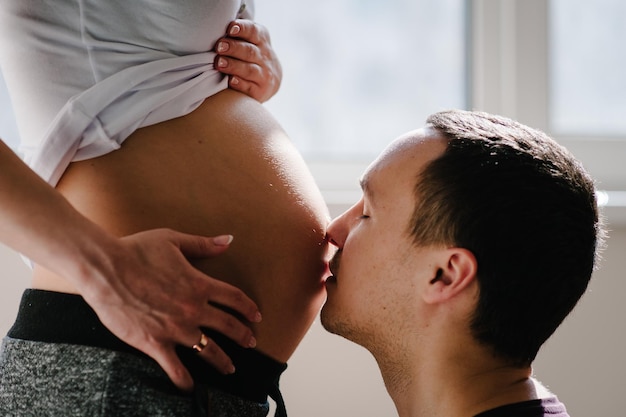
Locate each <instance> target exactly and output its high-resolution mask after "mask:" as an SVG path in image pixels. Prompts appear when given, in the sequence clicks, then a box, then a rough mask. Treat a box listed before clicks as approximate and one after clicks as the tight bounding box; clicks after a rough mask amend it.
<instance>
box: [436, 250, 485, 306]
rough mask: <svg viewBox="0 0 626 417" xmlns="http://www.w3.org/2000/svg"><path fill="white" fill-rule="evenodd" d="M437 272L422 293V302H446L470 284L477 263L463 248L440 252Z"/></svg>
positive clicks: (470, 253)
mask: <svg viewBox="0 0 626 417" xmlns="http://www.w3.org/2000/svg"><path fill="white" fill-rule="evenodd" d="M436 266H437V270H436V272H435V274H434V276H433V277H432V278H431V280H430V282H429V283H428V286H427V289H426V291H425V292H424V301H425V302H427V303H429V304H431V303H433V304H434V303H439V302H442V301H446V300H448V299H450V298H452V297H454V296H456V295H457V294H459V293H460V292H462V291H463V290H464V289H466V288H467V287H468V286H469V285H470V284H472V283H473V282H474V281H475V279H476V273H477V272H478V262H477V261H476V257H475V256H474V254H473V253H472V252H470V251H469V250H467V249H463V248H450V249H446V250H444V251H442V253H441V256H440V261H439V262H438V263H437V265H436Z"/></svg>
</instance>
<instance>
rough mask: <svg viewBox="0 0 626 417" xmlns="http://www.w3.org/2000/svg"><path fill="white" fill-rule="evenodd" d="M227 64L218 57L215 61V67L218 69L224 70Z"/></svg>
mask: <svg viewBox="0 0 626 417" xmlns="http://www.w3.org/2000/svg"><path fill="white" fill-rule="evenodd" d="M227 64H228V63H227V62H226V60H225V59H224V58H222V57H220V58H219V59H218V60H217V66H218V67H219V68H225V67H226V65H227Z"/></svg>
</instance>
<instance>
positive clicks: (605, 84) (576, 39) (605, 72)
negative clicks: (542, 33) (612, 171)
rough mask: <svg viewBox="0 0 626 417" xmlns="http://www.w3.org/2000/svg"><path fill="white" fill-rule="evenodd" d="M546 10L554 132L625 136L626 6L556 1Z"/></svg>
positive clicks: (606, 0) (597, 0) (603, 0)
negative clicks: (547, 16) (625, 23)
mask: <svg viewBox="0 0 626 417" xmlns="http://www.w3.org/2000/svg"><path fill="white" fill-rule="evenodd" d="M548 11H549V40H548V42H549V51H550V60H549V65H550V74H549V77H550V127H551V130H552V131H553V132H555V133H558V134H565V135H589V136H598V135H599V136H622V137H623V136H626V95H625V94H624V92H626V48H624V47H623V45H621V42H620V41H619V40H623V39H626V26H624V20H625V19H626V2H624V1H623V0H594V1H587V0H552V1H551V3H550V8H549V10H548Z"/></svg>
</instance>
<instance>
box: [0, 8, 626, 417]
mask: <svg viewBox="0 0 626 417" xmlns="http://www.w3.org/2000/svg"><path fill="white" fill-rule="evenodd" d="M256 2H257V4H256V9H257V20H258V21H259V22H260V23H262V24H264V25H265V26H267V27H268V28H269V30H270V33H271V35H272V43H273V45H274V48H275V49H276V50H277V52H278V55H279V56H280V58H281V61H282V64H283V70H284V80H283V85H282V87H281V91H280V92H279V93H278V95H277V96H275V97H274V98H272V99H271V100H270V101H269V102H268V103H267V106H268V108H269V109H270V110H271V111H272V112H273V113H274V115H275V116H276V117H277V118H278V120H279V121H280V122H281V124H282V125H283V127H284V128H285V129H286V130H287V132H288V133H289V134H290V136H291V137H292V139H293V141H294V143H295V144H296V146H297V147H298V148H299V149H300V151H301V152H302V154H303V155H304V157H305V159H306V161H307V163H308V164H309V166H310V168H311V170H312V171H313V173H314V175H315V177H316V179H317V181H318V184H319V185H320V187H321V188H322V192H323V194H324V197H325V199H326V201H327V203H328V205H329V207H330V209H331V214H333V216H336V215H338V214H340V213H341V212H342V211H343V210H345V209H346V208H347V207H349V206H350V205H351V204H352V203H354V202H355V201H357V200H358V198H359V196H360V191H359V187H358V178H359V176H360V174H361V173H362V172H363V170H364V169H365V168H366V167H367V165H368V164H369V162H371V161H372V160H373V158H374V157H375V156H376V155H377V154H378V153H379V152H380V151H381V150H382V149H383V148H384V147H385V146H386V145H387V144H388V143H389V142H390V141H391V140H392V139H394V138H395V137H397V136H399V135H400V134H402V133H404V132H405V131H408V130H412V129H415V128H418V127H421V126H422V125H423V124H424V121H425V118H426V117H427V116H428V115H429V114H431V113H433V112H435V111H438V110H443V109H447V108H465V109H472V110H484V111H488V112H491V113H497V114H502V115H505V116H509V117H512V118H514V119H516V120H519V121H520V122H522V123H525V124H528V125H530V126H532V127H536V128H539V129H542V130H544V131H546V132H548V133H549V134H550V135H551V136H553V137H554V138H555V139H556V140H557V141H559V142H560V143H562V144H564V145H565V146H566V147H567V148H569V149H570V150H571V151H572V152H573V153H574V154H575V155H576V156H577V157H578V158H579V159H580V160H581V161H582V162H583V164H584V165H585V167H586V168H587V169H588V170H589V171H590V172H591V174H592V175H593V176H594V177H595V178H596V180H597V186H598V190H599V196H600V200H601V204H602V210H603V212H604V214H605V216H606V218H607V222H608V226H609V229H610V238H609V240H608V247H607V250H606V251H605V253H604V256H603V260H602V263H601V265H600V269H599V270H598V271H597V272H596V273H595V275H594V277H593V280H592V282H591V285H590V287H589V290H588V292H587V294H586V295H585V296H584V297H583V299H582V301H581V302H580V304H579V305H578V306H577V308H576V309H575V310H574V312H573V313H572V314H571V315H570V317H568V319H566V321H565V322H564V324H563V325H562V326H561V328H560V329H559V330H558V331H557V333H556V334H555V335H554V336H553V337H552V338H551V339H550V340H549V341H548V343H547V344H546V346H545V347H544V349H543V351H542V352H541V353H540V355H539V357H538V359H537V361H536V362H535V367H534V372H535V375H536V377H537V378H538V379H539V380H541V381H542V382H544V383H545V384H546V385H547V386H548V387H549V388H550V389H552V390H553V391H554V392H555V393H556V394H557V395H558V396H559V398H560V399H561V400H562V401H564V402H565V403H566V405H567V407H568V410H569V412H570V414H571V415H572V416H591V415H613V416H617V415H622V414H623V406H622V404H621V395H623V393H624V392H626V382H624V378H623V375H624V374H626V360H624V359H623V353H624V352H626V334H625V329H626V326H625V325H624V318H625V317H626V303H624V302H622V298H623V294H626V280H624V271H626V256H625V255H626V166H625V165H624V162H623V160H624V158H625V157H626V94H624V92H625V91H626V48H624V46H623V43H624V41H626V26H624V25H623V22H624V21H626V2H623V1H621V0H594V1H593V2H590V1H585V0H436V1H435V0H386V1H374V0H316V1H315V2H308V3H302V4H300V3H298V2H293V1H286V0H257V1H256ZM0 81H1V79H0ZM0 137H2V138H3V139H4V140H5V141H6V142H7V143H8V144H9V145H11V146H12V147H13V148H14V149H15V150H16V152H18V153H19V149H18V147H17V145H18V142H19V136H18V133H17V130H16V128H15V125H14V121H13V115H12V111H11V106H10V101H9V98H8V95H7V93H6V90H5V88H4V85H3V83H2V82H0ZM0 261H1V263H2V265H3V270H4V276H3V277H2V283H1V284H0V289H1V291H0V333H1V334H5V333H6V331H7V330H8V328H9V327H10V325H11V323H12V321H13V319H14V318H15V313H16V308H17V304H18V301H19V296H20V294H21V292H22V290H23V289H24V288H25V287H26V286H28V283H29V278H28V277H29V270H28V268H27V267H26V265H25V264H23V263H22V261H21V259H20V258H19V256H18V255H17V254H16V253H14V252H12V251H11V250H9V249H7V248H5V247H0ZM281 385H282V387H283V391H284V396H285V400H286V403H287V406H288V409H289V412H290V415H293V416H298V417H314V416H315V417H318V416H328V417H344V416H361V417H375V416H379V417H380V416H395V415H397V414H396V411H395V408H394V406H393V404H392V402H391V400H389V399H388V397H387V393H386V391H385V388H384V385H383V383H382V379H381V377H380V374H379V372H378V368H377V366H376V363H375V362H374V360H373V358H372V357H371V355H370V354H369V353H368V352H367V351H365V350H364V349H363V348H361V347H359V346H357V345H354V344H352V343H351V342H348V341H346V340H344V339H342V338H340V337H338V336H334V335H330V334H327V333H326V332H325V331H324V330H323V329H322V328H321V326H320V325H319V323H318V322H316V323H315V324H314V325H313V327H312V328H311V330H310V332H309V334H308V335H307V337H306V338H305V339H304V341H303V343H302V345H301V346H300V347H299V348H298V350H297V351H296V353H295V355H294V356H293V358H292V360H291V361H290V363H289V368H288V370H287V371H286V373H285V376H284V378H283V380H282V384H281Z"/></svg>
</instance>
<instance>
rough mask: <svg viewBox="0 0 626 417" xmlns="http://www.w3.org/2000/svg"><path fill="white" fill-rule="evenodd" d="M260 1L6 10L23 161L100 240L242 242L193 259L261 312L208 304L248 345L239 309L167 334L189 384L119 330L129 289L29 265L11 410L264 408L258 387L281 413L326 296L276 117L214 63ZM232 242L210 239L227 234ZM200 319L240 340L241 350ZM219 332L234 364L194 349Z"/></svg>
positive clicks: (86, 0) (5, 396)
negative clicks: (286, 386)
mask: <svg viewBox="0 0 626 417" xmlns="http://www.w3.org/2000/svg"><path fill="white" fill-rule="evenodd" d="M252 9H253V4H252V3H251V1H249V0H247V1H246V2H245V3H242V2H241V1H240V0H223V1H219V0H211V1H209V0H202V1H201V0H195V1H190V2H171V1H165V0H156V1H155V0H153V1H149V0H137V1H127V0H110V1H100V0H57V1H43V0H9V1H8V2H6V3H5V4H4V5H3V8H2V10H1V11H0V31H1V32H2V33H1V34H0V35H1V37H0V38H1V40H0V64H1V65H2V71H3V74H4V77H5V79H6V81H7V85H8V87H9V91H10V93H11V97H12V100H13V104H14V108H15V112H16V116H17V120H18V126H19V128H20V133H21V137H22V146H21V149H22V150H23V152H24V154H25V160H26V162H27V163H28V164H29V166H30V167H31V168H32V169H33V170H34V171H35V172H37V173H38V174H39V176H40V177H42V178H43V179H44V180H45V181H47V182H48V183H49V184H51V185H53V186H55V187H56V189H57V190H58V192H60V193H61V195H63V196H64V198H65V199H67V201H69V203H70V204H71V205H72V206H73V208H75V209H76V210H77V211H78V212H79V213H80V214H82V215H83V216H84V217H86V218H87V219H89V220H90V221H91V222H93V223H95V224H96V225H98V227H100V228H102V229H103V230H104V231H105V232H107V233H109V234H110V235H113V236H116V237H125V239H129V238H131V237H132V236H137V234H138V233H142V232H143V233H145V232H144V231H146V230H150V229H163V228H166V229H173V230H176V231H180V232H184V233H187V234H193V235H203V236H218V235H227V236H228V235H232V236H234V237H235V239H234V240H233V241H232V243H231V244H230V246H229V247H228V249H227V250H226V251H225V252H223V249H221V250H216V252H215V253H217V252H223V253H222V254H220V255H219V256H216V257H213V258H211V259H208V258H201V257H200V258H197V259H191V262H192V263H193V265H194V266H195V268H197V269H198V270H199V271H202V272H203V273H205V274H208V275H210V276H213V277H218V278H220V279H221V280H223V281H225V282H227V283H229V284H232V285H234V286H236V287H238V288H240V289H241V290H243V292H245V294H247V295H248V296H249V297H250V298H251V299H252V300H254V302H255V303H256V305H257V306H258V308H259V309H260V311H261V312H262V314H263V320H262V321H261V322H259V323H256V322H255V319H254V315H253V314H252V312H253V310H254V309H253V308H248V309H247V310H245V311H251V313H250V314H245V313H244V311H242V310H241V309H238V307H237V303H236V302H231V301H228V302H226V301H223V300H220V299H216V300H211V299H210V297H208V296H207V297H206V300H205V302H204V303H205V304H206V303H207V302H208V301H211V304H210V306H209V307H210V308H212V309H214V310H215V311H218V310H219V311H220V312H221V311H223V310H225V311H226V312H228V313H232V314H234V315H235V316H237V317H238V318H240V319H241V320H242V321H243V322H244V323H245V324H247V325H250V326H251V328H252V330H253V332H254V336H255V338H250V339H249V344H248V346H255V348H254V349H247V348H245V347H242V346H241V345H244V346H245V341H246V340H248V339H246V338H244V336H245V332H243V331H238V332H234V330H232V329H237V328H238V327H237V326H238V322H236V321H235V320H233V321H232V323H231V326H228V325H222V326H210V323H205V322H201V321H199V320H198V319H197V317H196V316H194V315H191V314H190V315H189V321H190V322H189V323H188V327H187V328H186V329H179V328H176V329H175V330H173V332H172V338H173V339H175V342H176V344H178V345H180V346H179V348H178V355H179V357H180V358H181V359H182V361H183V363H184V364H185V365H186V369H187V370H188V371H189V372H190V373H191V375H192V377H193V381H194V386H195V389H194V395H190V394H189V393H188V392H186V391H185V390H184V389H186V388H187V389H188V388H190V386H189V385H190V384H189V382H188V381H187V380H186V379H185V375H184V373H183V374H181V373H177V372H168V373H165V372H164V371H163V369H162V368H161V367H160V366H159V364H162V362H164V361H158V362H157V361H155V359H156V360H159V358H157V357H155V356H157V355H156V354H152V355H150V356H152V357H149V356H148V355H146V354H145V353H149V352H146V351H147V350H148V349H144V348H143V346H142V343H141V341H138V340H137V337H136V336H135V335H132V334H127V333H125V332H124V331H121V330H120V331H114V330H117V328H116V329H114V327H115V326H116V325H117V323H118V322H120V321H123V319H124V318H123V316H121V313H119V314H117V316H116V308H115V305H116V303H118V304H120V305H123V303H120V299H122V300H123V298H124V297H123V296H121V295H120V294H124V293H125V291H127V288H126V287H125V286H127V285H126V284H125V283H121V282H116V281H115V280H113V281H112V282H102V281H98V280H97V279H95V278H94V279H92V280H83V281H80V280H76V279H70V277H69V276H65V275H63V274H60V273H59V271H52V270H51V269H49V268H46V267H44V266H42V265H39V264H34V267H33V280H32V289H29V290H27V291H26V293H25V294H24V297H23V300H22V304H21V306H20V311H19V314H18V318H17V321H16V323H15V325H14V326H13V328H12V329H11V331H10V332H9V334H8V336H7V338H5V340H4V342H3V350H2V354H1V355H2V356H1V357H0V362H1V365H0V366H1V369H0V374H1V376H0V410H1V411H3V412H4V413H3V414H6V415H31V414H35V415H93V416H97V415H115V416H124V415H129V416H139V415H151V416H157V415H163V416H165V415H189V414H191V413H196V414H198V413H201V414H204V415H206V413H207V409H208V415H211V416H212V415H266V414H267V412H268V406H267V402H266V398H267V395H271V396H272V397H273V398H275V399H276V401H277V403H278V413H284V409H283V406H282V400H281V399H280V393H279V392H278V379H279V377H280V374H281V372H282V371H283V370H284V369H285V367H286V365H285V363H286V362H287V360H288V359H289V357H290V356H291V354H292V353H293V351H294V350H295V348H296V346H297V345H298V343H299V342H300V340H301V339H302V337H303V336H304V334H305V333H306V331H307V329H308V328H309V326H310V324H311V323H312V321H313V319H314V317H315V316H316V314H317V312H318V310H319V307H320V305H321V303H322V302H323V299H324V295H325V293H324V287H323V278H324V276H325V274H326V262H325V256H326V252H327V245H326V241H325V238H324V236H325V227H326V224H327V222H328V214H327V210H326V207H325V204H324V202H323V199H322V197H321V195H320V193H319V190H318V189H317V187H316V185H315V183H314V181H313V179H312V177H311V175H310V173H309V172H308V170H307V168H306V165H305V164H304V162H303V160H302V159H301V157H300V155H299V154H298V153H297V151H296V150H295V149H294V147H293V146H292V144H291V143H290V141H289V139H288V138H287V136H286V134H285V133H284V131H283V130H282V129H281V127H280V126H279V125H278V123H277V122H276V121H275V120H274V118H273V117H272V116H271V115H270V114H269V113H268V112H267V111H266V110H265V109H264V108H263V107H262V105H261V104H259V102H257V101H256V100H254V99H253V98H251V97H249V96H247V95H245V94H242V93H241V92H238V91H235V90H234V89H229V88H228V79H227V78H224V76H223V75H222V74H221V73H220V72H218V71H217V69H216V68H215V67H214V65H213V63H214V62H215V61H216V55H215V53H214V52H212V49H213V46H214V44H215V43H216V41H217V40H218V39H220V38H221V37H222V36H223V34H224V33H225V32H226V30H227V28H228V27H229V26H228V25H229V22H231V21H232V20H233V19H235V18H238V17H239V18H250V17H252V14H251V13H252V11H253V10H252ZM242 84H245V83H242ZM242 84H240V85H242ZM164 233H165V231H164ZM171 233H173V232H171ZM227 236H226V237H222V238H218V239H216V242H217V243H218V244H222V245H224V244H228V242H229V240H230V238H228V237H227ZM50 251H52V252H53V251H54V247H51V248H50ZM199 252H202V251H199ZM207 252H208V251H207V249H206V248H205V250H204V252H203V253H207ZM135 278H136V280H137V281H138V282H140V284H137V283H132V286H134V287H135V288H142V289H144V291H145V293H144V294H143V295H142V296H141V297H143V298H144V299H145V300H146V305H145V315H146V317H147V318H146V322H158V321H159V320H164V319H166V318H167V315H163V314H161V315H159V314H155V313H154V311H153V308H152V306H151V300H154V299H163V300H167V297H166V296H167V295H168V294H163V293H164V292H171V291H175V289H176V288H177V286H176V283H175V282H174V283H169V286H168V285H166V284H164V283H163V282H155V283H154V285H153V284H152V282H151V280H152V279H153V277H151V276H137V277H135ZM157 284H158V285H157ZM186 284H187V283H186V282H181V283H180V284H179V285H180V286H185V285H186ZM155 293H156V294H155ZM111 300H113V301H111ZM240 302H241V304H243V303H244V297H243V296H241V297H240ZM161 308H162V309H163V311H167V308H163V307H162V306H161ZM120 309H122V307H120ZM94 310H95V312H94ZM120 311H123V309H122V310H120ZM239 313H242V314H239ZM216 314H217V313H216ZM244 315H245V317H244ZM246 319H247V320H246ZM102 323H105V324H107V326H104V325H103V324H102ZM239 326H241V325H240V324H239ZM107 327H109V329H108V330H107ZM156 327H158V326H156ZM160 327H167V323H165V324H163V325H161V326H160ZM208 327H214V330H218V331H219V332H221V333H224V334H227V335H229V336H231V335H232V334H233V333H237V334H239V335H240V337H239V339H238V340H237V342H238V343H234V342H233V341H231V340H229V339H228V338H226V337H224V336H221V335H220V334H219V333H218V332H215V331H212V330H211V329H209V328H208ZM229 328H230V333H229ZM109 330H111V331H113V333H111V332H110V331H109ZM242 335H244V336H242ZM145 338H146V339H147V340H146V344H148V343H150V342H151V341H150V340H148V339H149V338H150V335H149V334H147V335H145ZM213 341H215V342H217V343H218V345H219V346H220V348H221V349H222V350H223V351H224V352H226V354H227V355H228V356H229V357H230V358H232V360H233V363H234V366H235V368H236V372H235V373H234V374H229V375H224V374H223V372H224V371H225V372H228V371H229V369H228V368H225V369H222V372H218V371H215V370H214V369H213V368H212V367H211V366H209V365H208V364H207V363H206V362H205V361H204V360H203V359H206V357H205V356H203V355H206V352H207V349H208V350H215V349H217V347H215V346H214V345H213V344H212V342H213ZM125 342H126V343H125ZM127 343H128V344H127ZM150 352H152V351H150ZM168 375H169V376H170V379H171V381H174V382H176V385H177V386H178V388H183V390H180V389H177V388H176V386H175V385H174V384H172V383H171V381H170V379H168Z"/></svg>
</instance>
